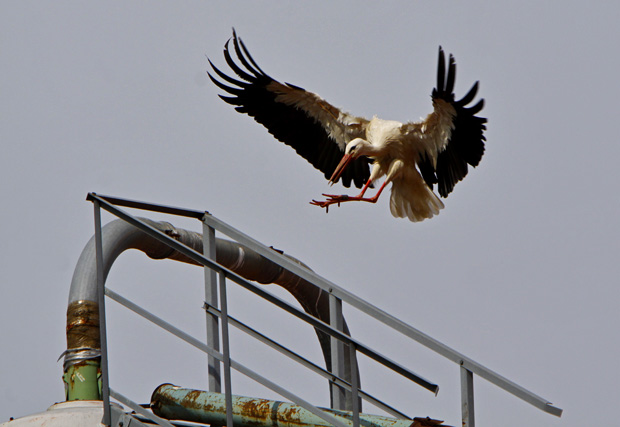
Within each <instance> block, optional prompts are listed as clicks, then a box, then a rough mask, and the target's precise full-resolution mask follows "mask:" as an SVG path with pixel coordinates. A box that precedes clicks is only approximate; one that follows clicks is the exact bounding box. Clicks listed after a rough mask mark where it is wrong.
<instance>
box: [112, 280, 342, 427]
mask: <svg viewBox="0 0 620 427" xmlns="http://www.w3.org/2000/svg"><path fill="white" fill-rule="evenodd" d="M105 294H106V296H108V297H110V298H111V299H113V300H114V301H116V302H117V303H119V304H121V305H122V306H124V307H125V308H128V309H129V310H131V311H133V312H134V313H136V314H138V315H140V316H142V317H143V318H145V319H146V320H148V321H150V322H151V323H154V324H155V325H157V326H159V327H160V328H162V329H164V330H166V331H168V332H169V333H171V334H172V335H174V336H176V337H177V338H180V339H182V340H183V341H185V342H186V343H188V344H190V345H192V346H194V347H196V348H197V349H198V350H201V351H203V352H204V353H207V354H208V355H210V356H212V357H214V358H216V359H217V360H219V361H223V360H224V355H223V354H222V353H220V352H219V351H215V350H214V349H212V348H210V347H209V346H207V345H206V344H205V343H204V342H202V341H200V340H198V339H196V338H194V337H192V336H191V335H189V334H188V333H186V332H183V331H182V330H181V329H179V328H177V327H175V326H173V325H172V324H170V323H168V322H166V321H165V320H163V319H161V318H160V317H158V316H156V315H154V314H153V313H151V312H149V311H147V310H145V309H143V308H142V307H140V306H139V305H137V304H135V303H134V302H132V301H130V300H128V299H127V298H125V297H123V296H121V295H119V294H117V293H116V292H114V291H112V290H111V289H109V288H105ZM230 367H231V368H232V369H234V370H236V371H238V372H240V373H242V374H243V375H245V376H247V377H248V378H251V379H253V380H254V381H256V382H258V383H259V384H261V385H263V386H265V387H267V388H269V389H270V390H272V391H274V392H276V393H278V394H279V395H281V396H283V397H285V398H287V399H289V400H290V401H291V402H293V403H296V404H297V405H299V406H301V407H303V408H304V409H306V410H308V411H310V412H311V413H313V414H314V415H316V416H317V417H319V418H321V419H322V420H325V421H327V422H328V423H330V424H332V425H334V426H336V427H348V426H347V425H346V424H344V423H342V422H341V421H339V420H338V419H336V418H335V417H334V416H332V415H330V414H329V413H326V412H323V411H321V410H319V409H318V408H317V407H315V406H314V405H312V404H311V403H309V402H307V401H306V400H304V399H302V398H301V397H299V396H297V395H296V394H294V393H291V392H290V391H288V390H286V389H285V388H283V387H281V386H279V385H277V384H276V383H274V382H272V381H271V380H269V379H267V378H265V377H263V376H262V375H260V374H258V373H256V372H254V371H252V370H251V369H250V368H247V367H245V366H244V365H242V364H241V363H239V362H236V361H234V360H232V359H230ZM110 395H111V396H112V397H114V398H115V399H117V397H116V396H114V395H112V394H110ZM117 400H118V399H117ZM143 415H144V414H143Z"/></svg>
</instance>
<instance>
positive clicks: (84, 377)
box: [62, 360, 101, 401]
mask: <svg viewBox="0 0 620 427" xmlns="http://www.w3.org/2000/svg"><path fill="white" fill-rule="evenodd" d="M62 379H63V381H64V383H65V397H66V400H67V401H70V400H101V380H100V379H101V369H100V367H99V361H95V360H86V361H83V362H81V363H79V364H77V365H72V366H70V367H69V368H67V370H66V371H65V373H64V375H63V376H62Z"/></svg>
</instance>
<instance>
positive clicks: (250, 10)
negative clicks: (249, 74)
mask: <svg viewBox="0 0 620 427" xmlns="http://www.w3.org/2000/svg"><path fill="white" fill-rule="evenodd" d="M53 4H54V6H51V3H49V4H48V3H44V2H29V1H20V2H2V3H1V5H0V56H1V58H0V75H1V76H2V79H1V80H0V124H1V126H0V139H1V141H2V146H3V154H2V156H0V188H1V194H2V198H3V202H2V204H1V205H0V209H1V212H2V215H1V218H2V235H3V238H2V252H3V254H4V256H3V257H2V258H1V259H0V279H1V283H2V284H3V285H2V297H1V300H2V302H3V307H2V310H0V323H1V324H2V329H1V330H0V331H1V332H0V341H1V342H2V347H3V351H2V353H1V356H0V362H1V363H0V384H2V387H0V421H5V420H7V419H8V418H9V417H10V416H14V417H18V416H23V415H26V414H29V413H34V412H38V411H41V410H44V409H45V408H47V407H48V406H49V405H51V404H53V403H54V402H57V401H62V400H63V398H64V397H63V386H62V381H61V378H60V377H61V374H62V366H61V363H56V359H57V357H58V356H59V354H60V353H61V352H62V351H63V350H64V349H65V346H66V342H65V333H64V327H65V311H66V301H67V295H68V291H69V284H70V280H71V276H72V273H73V268H74V267H75V263H76V262H77V259H78V256H79V254H80V252H81V250H82V248H83V247H84V245H85V244H86V242H87V241H88V239H89V238H90V237H91V235H92V234H93V216H92V206H91V204H90V203H88V202H86V201H85V196H86V194H87V192H88V191H95V192H99V193H101V194H111V195H116V196H120V197H127V198H134V199H139V200H145V201H151V202H155V203H162V204H169V205H176V206H183V207H188V208H193V209H204V210H208V211H210V212H211V213H213V214H214V215H215V216H217V217H219V218H220V219H223V220H224V221H226V222H228V223H230V224H231V225H233V226H234V227H236V228H239V229H241V230H242V231H244V232H245V233H247V234H249V235H252V236H254V237H255V238H257V239H258V240H260V241H262V242H264V243H266V244H268V245H273V246H275V247H277V248H280V249H282V250H284V251H286V252H287V253H289V254H291V255H293V256H295V257H297V258H299V259H301V260H303V261H304V262H306V263H307V264H308V265H310V266H311V267H312V268H313V269H314V270H315V271H317V272H318V273H320V274H322V275H323V276H325V277H326V278H328V279H330V280H332V281H334V282H336V283H338V284H339V285H341V286H342V287H344V288H346V289H348V290H350V291H352V292H354V293H356V294H358V295H360V296H361V297H363V298H365V299H367V300H369V301H370V302H372V303H373V304H375V305H377V306H379V307H381V308H383V309H385V310H387V311H389V312H391V313H392V314H394V315H396V316H397V317H399V318H400V319H402V320H403V321H405V322H407V323H409V324H411V325H412V326H414V327H416V328H419V329H421V330H423V331H424V332H426V333H428V334H430V335H431V336H434V337H435V338H437V339H439V340H441V341H443V342H444V343H446V344H447V345H449V346H451V347H453V348H455V349H456V350H458V351H461V352H462V353H464V354H466V355H467V356H469V357H472V358H473V359H475V360H477V361H478V362H480V363H482V364H483V365H485V366H487V367H489V368H491V369H494V370H496V371H497V372H499V373H501V374H503V375H504V376H506V377H508V378H509V379H511V380H513V381H515V382H517V383H518V384H520V385H522V386H524V387H525V388H528V389H530V390H531V391H533V392H535V393H537V394H539V395H541V396H543V397H545V398H547V399H549V400H550V401H552V402H553V403H554V404H555V405H557V406H559V407H561V408H563V409H564V410H565V413H564V416H563V417H562V418H561V419H557V418H555V417H553V416H550V415H548V414H545V413H543V412H541V411H539V410H537V409H535V408H533V407H531V406H529V405H527V404H526V403H524V402H522V401H520V400H518V399H516V398H514V397H512V396H511V395H509V394H507V393H506V392H504V391H502V390H500V389H498V388H497V387H495V386H493V385H490V384H489V383H487V382H486V381H484V380H482V379H477V380H476V383H475V386H476V413H477V422H478V423H479V425H480V426H489V425H497V424H498V423H499V424H501V425H503V426H521V425H523V424H524V422H526V423H527V424H528V425H530V426H556V425H557V426H559V425H563V426H576V425H585V424H593V425H596V424H602V423H603V422H607V423H610V422H611V423H613V421H612V420H614V419H617V410H616V407H617V399H618V395H619V394H618V390H619V387H618V384H620V373H619V369H618V363H617V355H618V354H620V341H619V340H618V334H617V332H616V331H617V328H618V325H619V323H620V310H618V300H619V297H620V292H619V291H618V290H617V281H618V279H617V278H618V275H619V272H620V271H619V269H620V268H619V263H618V254H619V253H620V251H619V250H620V243H619V242H620V232H619V227H618V226H617V218H618V214H619V213H620V197H618V194H617V191H616V184H617V183H618V181H619V179H620V172H618V167H617V159H618V158H620V148H619V146H618V142H617V132H616V127H617V126H616V125H617V120H618V119H617V113H618V104H617V99H618V98H619V96H620V86H619V85H618V83H617V81H618V75H620V59H619V58H618V55H617V52H618V46H617V42H618V40H619V39H620V30H619V29H618V25H617V22H618V18H620V6H618V5H616V4H614V3H613V2H605V3H604V2H590V3H586V2H576V1H550V2H538V1H519V2H515V1H508V2H488V1H468V2H443V1H435V2H404V1H403V2H381V3H379V2H338V3H332V2H320V1H319V2H317V1H313V2H294V3H293V2H290V3H288V2H287V3H284V2H268V1H265V2H226V3H224V2H220V3H215V2H159V1H150V2H131V3H126V2H105V3H100V2H97V3H95V2H64V1H57V2H54V3H53ZM233 26H234V27H235V28H236V29H237V31H238V33H239V35H240V36H241V37H242V38H243V40H244V41H245V43H246V45H247V46H248V48H249V49H250V51H251V53H252V54H253V56H254V59H255V60H256V61H257V62H258V63H259V65H260V66H261V68H262V69H263V70H265V71H266V72H267V73H269V74H270V75H271V76H272V77H274V78H276V79H281V80H284V81H287V82H291V83H294V84H297V85H299V86H302V87H304V88H306V89H308V90H312V91H315V92H317V93H319V94H320V95H321V96H323V97H324V98H326V99H327V100H328V101H330V102H331V103H333V104H334V105H337V106H341V107H343V108H344V109H346V110H347V111H350V112H351V113H354V114H358V115H365V116H368V117H370V116H372V115H373V114H377V115H378V116H380V117H382V118H386V119H395V120H400V121H407V120H417V119H418V118H420V117H422V116H425V115H426V114H428V113H429V112H430V111H431V104H430V97H429V95H430V92H431V89H432V87H433V85H434V83H435V72H436V61H437V47H438V45H442V46H443V47H444V49H445V50H446V51H447V52H452V53H453V54H454V55H455V57H456V61H457V67H458V68H457V69H458V72H457V82H456V90H457V95H463V94H464V93H465V91H466V90H467V89H469V87H470V86H471V84H473V82H474V81H475V80H480V83H481V87H480V95H481V96H483V97H484V98H485V99H486V107H485V109H484V110H483V115H484V116H485V117H488V119H489V123H488V132H487V134H486V135H487V140H488V141H487V151H486V154H485V156H484V158H483V159H482V162H481V164H480V166H479V167H478V168H477V169H475V170H473V171H472V172H470V174H469V176H468V177H467V178H466V179H465V180H464V181H463V182H462V183H460V184H458V185H457V186H456V188H455V191H454V193H453V194H451V195H450V197H449V198H448V199H446V200H444V201H445V204H446V208H445V209H444V210H443V211H442V212H441V214H440V215H439V216H438V217H436V218H433V219H432V220H429V221H424V222H422V223H417V224H414V223H410V222H409V221H406V220H398V219H394V218H392V217H391V215H390V213H389V208H388V204H387V200H388V197H382V199H381V200H380V201H379V203H378V204H377V205H369V204H359V205H356V204H349V205H343V206H342V207H341V208H339V209H337V208H332V209H330V213H329V214H328V215H326V214H325V213H324V212H323V211H322V210H320V209H319V208H316V207H314V206H310V205H309V204H308V202H309V201H310V200H311V199H312V198H316V197H317V196H319V195H320V193H322V192H325V191H327V190H328V189H329V187H328V186H327V182H326V181H325V180H324V178H323V177H322V174H321V173H319V172H318V171H316V170H314V169H313V168H312V167H311V166H310V165H309V164H308V163H307V162H305V161H304V160H303V159H302V158H300V157H298V156H297V155H296V154H295V153H294V151H293V150H291V149H290V148H288V147H286V146H284V145H283V144H281V143H279V142H277V141H275V140H274V139H273V138H272V137H271V136H270V135H269V134H268V133H267V132H266V131H265V130H264V129H263V128H262V126H260V125H258V124H256V123H254V122H253V121H252V120H251V119H249V118H248V117H247V116H241V115H239V114H237V113H236V112H234V111H233V110H232V108H230V106H228V105H226V104H224V103H223V102H221V101H220V100H219V99H218V98H217V93H218V91H217V90H216V88H215V87H214V86H213V85H212V84H211V83H210V82H209V81H208V80H207V78H206V74H205V71H206V69H207V66H208V64H207V59H206V57H205V55H208V56H209V57H210V58H211V59H212V60H214V62H215V63H216V64H219V65H224V61H223V57H222V48H223V44H224V42H225V41H226V40H227V39H228V38H229V37H230V35H231V27H233ZM337 191H338V192H340V191H341V190H340V189H338V190H337ZM142 215H144V213H142ZM150 217H153V218H162V217H159V216H156V215H150ZM111 219H112V218H111V217H110V216H107V215H106V216H105V217H104V221H106V222H107V221H109V220H111ZM168 220H169V221H171V222H173V223H174V224H175V225H177V226H181V227H185V228H190V229H194V230H200V224H199V223H197V222H192V221H189V220H181V219H178V218H168ZM201 280H202V271H201V270H200V269H198V268H193V267H188V266H183V265H177V264H175V263H173V262H163V261H162V262H155V261H151V260H149V259H147V258H146V257H144V256H142V255H141V254H138V253H127V254H125V255H123V256H122V257H121V258H120V259H119V260H118V262H117V263H116V264H115V266H114V268H113V270H112V273H111V274H110V277H109V280H108V285H109V287H110V288H112V289H114V290H115V291H117V292H119V293H121V294H123V295H126V296H128V297H131V298H134V299H135V300H136V301H137V302H139V303H141V304H143V305H145V306H146V307H147V308H149V309H152V310H161V311H160V312H159V313H160V314H161V315H162V316H163V317H165V318H167V319H169V320H171V321H175V322H176V323H177V324H179V325H181V326H186V327H187V328H188V329H189V330H190V331H191V332H192V333H194V335H196V336H198V337H201V336H204V317H203V314H202V312H201V310H200V307H201V305H202V298H203V296H202V289H203V285H202V282H201ZM269 289H270V290H271V291H273V292H274V293H277V294H278V295H282V296H283V297H285V298H286V296H285V295H284V294H283V293H282V292H280V291H279V290H278V289H273V288H272V287H270V288H269ZM230 298H231V299H232V301H231V314H233V315H237V316H238V317H240V318H242V319H244V320H247V321H252V322H256V324H258V325H259V327H261V328H263V330H264V331H270V333H271V334H272V335H273V336H275V337H276V338H278V339H281V340H282V341H283V342H284V343H285V344H287V345H289V346H291V347H292V348H295V349H298V350H299V351H301V352H302V353H304V354H306V355H308V357H311V358H312V359H313V360H316V361H317V362H320V360H321V359H320V352H319V347H318V344H317V343H316V339H315V338H314V336H313V332H312V330H311V329H310V328H309V327H307V326H305V325H302V324H297V323H295V322H289V321H288V320H287V319H286V317H284V316H283V315H282V314H280V313H277V312H274V309H272V308H269V307H267V306H266V305H265V304H263V303H262V302H257V301H256V299H255V298H253V297H251V296H249V295H247V293H245V292H242V291H238V290H236V289H231V297H230ZM109 307H110V314H109V317H110V345H111V358H112V361H111V382H112V385H113V387H115V388H116V389H117V390H119V391H120V392H122V393H124V394H126V395H127V396H130V397H132V398H133V399H135V400H136V401H138V402H147V401H148V400H149V398H150V394H151V392H152V391H153V389H154V388H155V387H156V386H157V385H159V384H161V383H164V382H172V383H175V384H178V385H182V386H188V387H196V388H205V387H206V385H205V373H204V369H203V368H204V366H203V365H204V363H205V362H204V358H203V357H202V355H201V354H199V353H198V352H197V351H194V350H192V349H190V348H188V347H187V346H185V345H183V344H177V341H176V340H175V339H172V338H168V337H165V336H163V334H162V333H160V332H159V331H155V330H154V329H153V328H150V327H146V325H145V324H144V323H145V322H143V321H142V320H140V319H137V318H136V316H134V315H132V314H128V313H125V312H124V311H121V310H120V309H118V307H117V306H116V305H115V303H114V302H110V303H109ZM345 310H346V311H345V315H346V316H347V320H348V322H349V325H350V327H351V330H352V332H353V334H354V336H355V337H357V338H359V339H361V340H362V341H364V342H366V343H368V344H370V345H373V346H377V348H379V349H381V350H382V351H383V352H385V353H386V354H387V355H389V356H390V357H393V358H394V359H396V360H398V361H400V362H402V363H403V364H406V365H407V366H409V367H411V368H412V369H413V370H415V371H416V372H418V373H420V374H422V375H423V376H425V377H427V378H429V379H431V380H433V381H435V382H437V383H438V384H439V385H440V387H441V390H440V392H439V395H438V396H437V397H434V396H433V395H432V394H431V393H428V392H426V391H425V390H423V389H421V388H419V387H417V386H415V385H414V384H409V383H407V382H406V381H404V380H401V379H400V378H398V377H396V376H395V375H392V374H390V373H389V372H387V371H385V370H384V369H382V368H377V366H376V365H374V364H373V363H370V362H368V361H366V360H362V361H361V364H362V365H361V366H362V384H363V386H364V387H365V388H367V389H368V391H369V392H371V393H373V394H376V395H378V396H379V397H380V398H382V399H385V400H387V401H389V402H392V403H393V404H394V405H396V406H397V407H399V408H401V409H403V410H404V411H406V412H407V413H409V414H411V415H413V416H426V415H429V416H432V417H435V418H440V419H444V420H446V422H447V423H451V424H454V425H456V424H459V422H460V412H459V388H458V387H459V386H458V384H459V383H458V380H459V377H458V375H459V371H458V367H457V366H456V365H454V364H452V363H451V362H449V361H447V360H444V359H442V358H441V357H439V356H435V354H434V353H432V352H430V351H428V350H426V349H425V348H423V347H421V346H419V345H416V344H409V343H404V339H403V338H402V337H401V336H399V335H398V334H392V333H386V332H385V331H384V330H378V329H376V328H374V327H372V326H370V323H369V322H368V321H367V320H366V319H365V318H364V317H363V316H362V315H359V314H358V313H356V312H355V311H354V310H352V309H351V308H350V307H349V308H345ZM283 325H286V327H283ZM233 338H234V340H233V349H232V350H233V357H235V358H236V359H238V360H239V361H241V362H242V363H245V364H247V365H248V366H249V367H251V368H253V369H256V370H259V371H261V372H265V373H267V375H268V376H270V377H271V378H274V379H276V380H280V381H282V382H283V383H284V384H285V385H286V386H288V387H290V388H292V389H293V390H294V391H296V392H299V393H300V394H302V395H303V396H304V397H305V398H307V399H308V400H310V401H311V402H313V403H316V404H319V405H327V404H328V397H327V387H326V385H325V384H324V382H323V381H322V380H317V379H312V378H306V377H305V376H304V375H301V374H300V375H299V376H298V374H297V372H299V369H295V370H293V366H292V365H290V366H289V364H288V362H284V361H280V359H279V358H277V356H274V355H272V353H270V352H269V351H267V350H264V349H262V348H260V347H258V346H255V345H254V344H250V343H247V342H246V341H245V340H242V338H241V337H238V336H237V335H235V336H234V337H233ZM173 346H175V347H173ZM255 347H256V348H257V350H253V349H254V348H255ZM276 360H277V362H276ZM234 381H235V382H234V384H233V392H235V393H236V394H240V395H249V396H257V397H276V396H275V395H273V393H270V392H267V391H265V390H264V389H262V388H261V387H259V386H256V385H254V384H253V383H252V382H251V381H249V380H246V379H244V378H242V377H237V376H236V377H235V378H234ZM369 411H370V412H373V410H372V409H369ZM374 412H376V411H374Z"/></svg>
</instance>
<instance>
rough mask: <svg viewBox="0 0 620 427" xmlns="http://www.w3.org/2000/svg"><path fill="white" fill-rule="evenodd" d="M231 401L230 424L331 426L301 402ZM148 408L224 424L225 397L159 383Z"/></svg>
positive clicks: (348, 419)
mask: <svg viewBox="0 0 620 427" xmlns="http://www.w3.org/2000/svg"><path fill="white" fill-rule="evenodd" d="M232 403H233V405H232V412H233V424H234V425H235V426H236V427H310V426H320V427H327V426H330V424H329V423H328V422H326V421H324V420H323V419H321V418H319V417H318V416H316V415H314V414H312V413H311V412H309V411H307V410H306V409H304V408H302V407H301V406H298V405H294V404H292V403H288V402H280V401H274V400H267V399H258V398H253V397H243V396H233V398H232ZM151 409H152V410H153V413H154V414H156V415H158V416H160V417H162V418H167V419H171V420H184V421H193V422H197V423H205V424H212V425H226V400H225V395H224V394H222V393H213V392H208V391H200V390H191V389H187V388H181V387H177V386H174V385H172V384H162V385H160V386H159V387H157V389H156V390H155V392H154V393H153V396H152V397H151ZM320 409H321V410H323V411H325V412H328V413H330V414H332V415H334V416H336V417H337V418H338V419H339V420H340V421H341V422H343V423H344V424H347V425H350V426H352V425H353V421H352V413H351V412H348V411H333V410H330V409H323V408H320ZM426 422H434V423H435V424H426ZM439 424H441V421H437V420H431V419H426V418H416V419H413V420H410V419H397V418H390V417H383V416H378V415H368V414H360V425H361V426H364V427H413V426H416V427H417V426H423V425H439ZM444 427H445V426H444Z"/></svg>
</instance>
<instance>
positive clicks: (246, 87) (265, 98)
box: [208, 30, 370, 187]
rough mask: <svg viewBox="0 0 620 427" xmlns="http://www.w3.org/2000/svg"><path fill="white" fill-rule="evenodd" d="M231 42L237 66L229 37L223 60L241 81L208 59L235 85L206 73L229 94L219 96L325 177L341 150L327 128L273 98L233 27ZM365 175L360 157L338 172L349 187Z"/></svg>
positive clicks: (366, 161) (269, 80)
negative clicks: (260, 125) (249, 117)
mask: <svg viewBox="0 0 620 427" xmlns="http://www.w3.org/2000/svg"><path fill="white" fill-rule="evenodd" d="M232 41H233V48H234V52H235V56H236V57H237V60H238V61H239V63H240V65H239V64H238V63H237V62H236V61H235V60H234V59H233V57H232V55H231V52H230V49H229V44H230V40H228V41H227V42H226V44H225V47H224V59H225V60H226V63H227V64H228V66H229V67H230V68H231V70H232V71H233V72H234V73H235V74H236V75H237V76H238V77H239V78H240V79H241V80H243V81H239V80H236V79H235V78H233V77H230V76H228V75H226V74H225V73H223V72H222V71H220V70H219V69H218V68H216V67H215V66H214V65H213V63H211V61H209V63H210V65H211V67H212V68H213V71H214V73H215V74H216V75H217V76H218V77H219V78H220V79H222V80H224V81H225V82H227V83H229V84H230V85H234V86H236V87H231V86H228V85H226V84H224V83H222V82H221V81H219V80H218V79H217V78H215V77H214V76H213V75H211V73H208V74H209V77H210V78H211V80H212V81H213V82H214V83H215V85H216V86H217V87H219V88H220V89H222V90H223V91H225V92H228V93H229V94H230V95H233V96H222V95H220V98H222V99H223V100H224V101H225V102H227V103H228V104H231V105H234V106H235V110H236V111H238V112H240V113H244V114H248V115H249V116H251V117H253V118H254V120H256V121H257V122H258V123H260V124H262V125H263V126H265V127H266V128H267V130H268V131H269V133H271V134H272V135H273V136H274V137H276V138H277V139H278V140H280V141H282V142H283V143H285V144H286V145H289V146H290V147H292V148H294V149H295V151H296V152H297V153H298V154H299V155H300V156H302V157H303V158H305V159H306V160H308V162H310V163H311V164H312V165H313V166H314V167H315V168H317V169H319V170H320V171H321V172H323V173H324V175H325V178H327V179H329V178H330V177H331V175H332V173H333V172H334V169H336V166H337V165H338V162H339V161H340V159H341V157H342V155H343V154H344V150H343V149H342V148H341V147H340V146H339V144H338V142H337V141H335V140H334V139H333V138H331V137H330V135H329V133H328V130H327V129H325V128H324V127H323V126H322V125H321V124H320V123H319V122H318V121H317V120H316V119H314V118H313V117H311V116H310V115H308V114H307V112H306V111H304V110H303V109H302V108H297V107H295V106H292V105H288V104H285V103H283V102H279V101H277V100H276V97H277V95H278V94H277V93H274V92H273V91H272V90H270V84H272V83H277V82H276V81H275V80H274V79H272V78H271V77H270V76H269V75H267V74H266V73H265V72H263V71H262V70H261V69H260V67H259V66H258V65H257V64H256V62H255V61H254V59H253V58H252V56H251V55H250V53H249V52H248V50H247V48H246V47H245V45H244V44H243V42H242V41H241V39H239V38H238V37H237V35H236V33H235V32H234V30H233V37H232ZM242 67H243V68H242ZM286 86H287V87H288V88H291V89H295V90H299V91H303V92H305V90H304V89H302V88H300V87H298V86H294V85H290V84H288V83H287V84H286ZM369 176H370V168H369V159H368V158H365V157H360V158H358V159H356V160H355V161H354V163H353V164H352V165H350V166H349V167H348V168H347V169H346V170H345V172H344V173H343V174H342V176H341V178H342V184H343V185H344V186H345V187H349V186H350V185H351V182H353V183H354V184H355V185H356V186H357V187H362V186H363V185H364V184H365V182H366V181H367V180H368V178H369Z"/></svg>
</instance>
